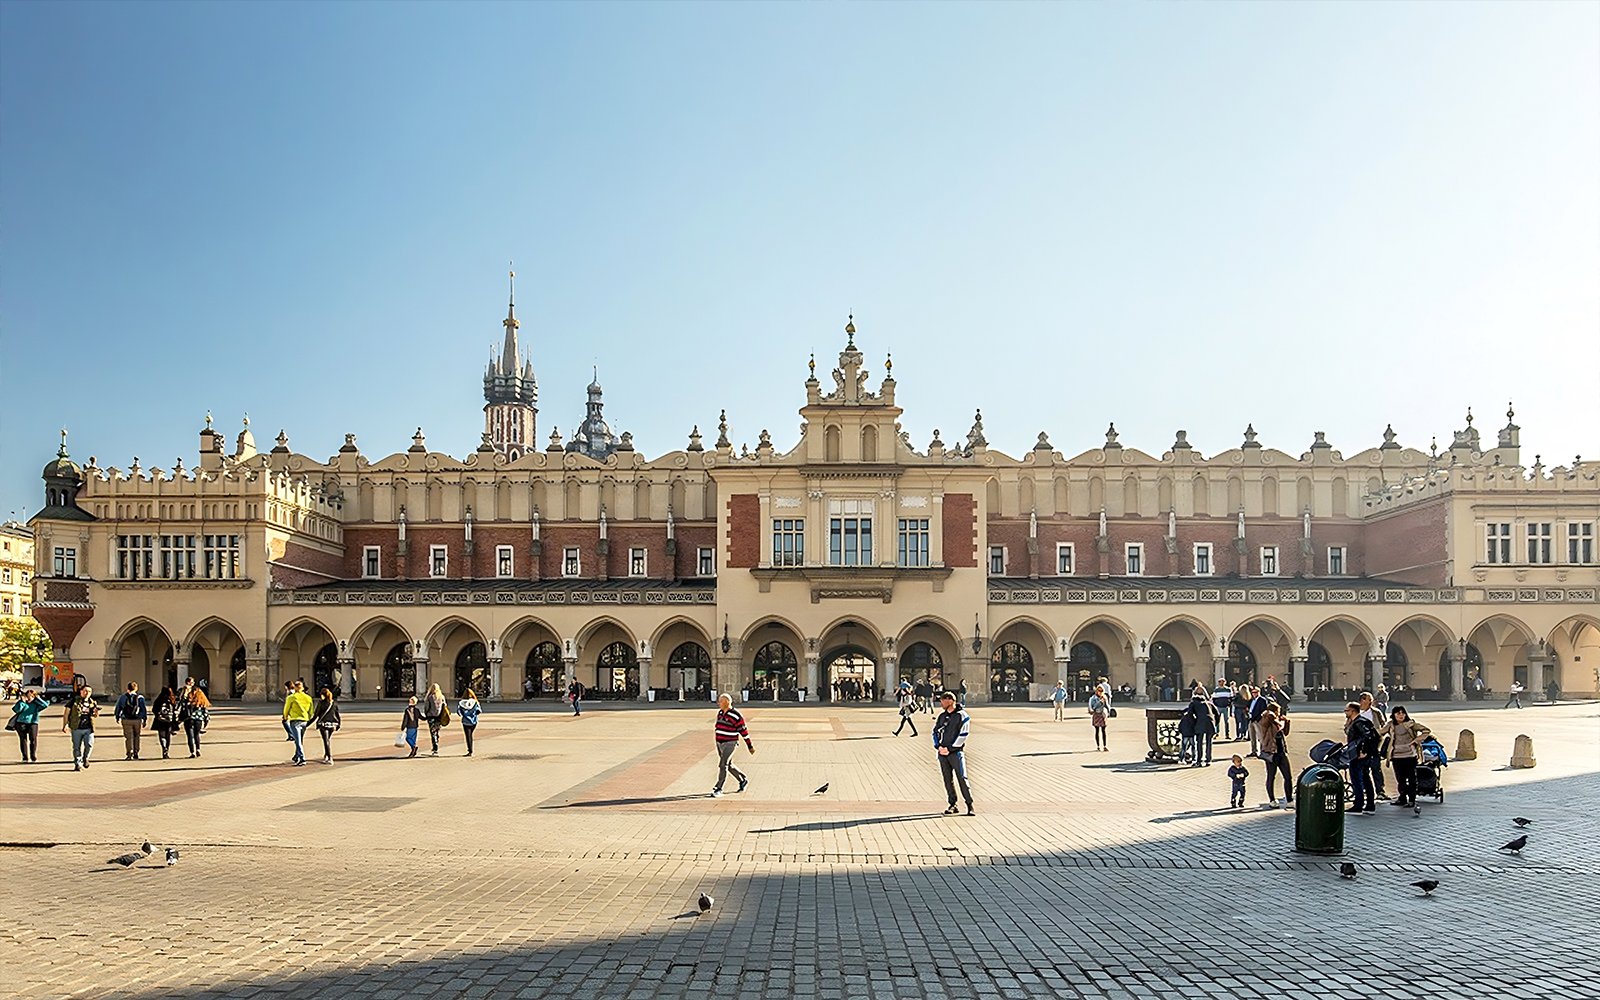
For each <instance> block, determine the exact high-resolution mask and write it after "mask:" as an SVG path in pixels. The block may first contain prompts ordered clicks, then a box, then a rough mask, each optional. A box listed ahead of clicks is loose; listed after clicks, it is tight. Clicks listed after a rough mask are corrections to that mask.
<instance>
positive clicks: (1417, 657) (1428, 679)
mask: <svg viewBox="0 0 1600 1000" xmlns="http://www.w3.org/2000/svg"><path fill="white" fill-rule="evenodd" d="M1385 639H1386V640H1387V645H1386V646H1385V647H1384V648H1385V653H1386V655H1385V670H1384V673H1385V674H1386V675H1392V674H1394V672H1395V671H1394V670H1393V669H1391V668H1390V663H1391V661H1393V662H1399V658H1397V657H1395V656H1394V653H1393V651H1394V650H1397V649H1398V650H1399V651H1400V654H1401V657H1403V658H1404V661H1405V663H1406V664H1407V665H1408V669H1407V672H1406V674H1405V676H1404V678H1403V682H1402V683H1399V684H1395V683H1389V682H1388V681H1385V683H1389V687H1390V689H1391V690H1390V697H1391V699H1394V698H1398V697H1402V696H1404V693H1405V691H1406V690H1407V689H1408V688H1420V687H1426V688H1431V689H1434V690H1439V689H1441V688H1446V687H1447V685H1446V684H1443V683H1440V682H1441V680H1442V678H1441V677H1439V676H1436V675H1435V674H1434V671H1435V664H1437V663H1438V661H1439V658H1440V656H1444V657H1445V660H1446V662H1447V663H1448V662H1449V655H1448V651H1449V649H1450V647H1452V646H1453V645H1454V644H1455V641H1456V635H1455V630H1454V629H1452V628H1451V627H1450V626H1449V625H1446V624H1445V623H1444V622H1443V621H1441V620H1439V619H1438V618H1435V617H1434V616H1432V615H1411V616H1410V617H1408V618H1406V619H1404V620H1402V621H1400V622H1397V623H1395V625H1394V627H1393V628H1391V629H1389V634H1388V635H1387V636H1386V637H1385Z"/></svg>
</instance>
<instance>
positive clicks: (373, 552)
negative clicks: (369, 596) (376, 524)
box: [361, 545, 383, 580]
mask: <svg viewBox="0 0 1600 1000" xmlns="http://www.w3.org/2000/svg"><path fill="white" fill-rule="evenodd" d="M382 553H383V550H382V549H380V548H379V547H378V546H376V545H368V546H366V547H365V548H363V549H362V550H361V575H362V576H364V577H366V578H367V579H369V580H376V579H377V578H378V577H380V576H382V575H383V574H382V572H381V570H382V569H383V555H382Z"/></svg>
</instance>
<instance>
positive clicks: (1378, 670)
mask: <svg viewBox="0 0 1600 1000" xmlns="http://www.w3.org/2000/svg"><path fill="white" fill-rule="evenodd" d="M1383 660H1384V658H1383V657H1381V656H1374V657H1373V658H1372V676H1370V677H1368V678H1367V690H1368V691H1376V690H1378V685H1379V684H1382V683H1383Z"/></svg>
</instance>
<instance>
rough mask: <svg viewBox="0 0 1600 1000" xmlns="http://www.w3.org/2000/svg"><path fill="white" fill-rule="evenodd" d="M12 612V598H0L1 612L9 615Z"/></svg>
mask: <svg viewBox="0 0 1600 1000" xmlns="http://www.w3.org/2000/svg"><path fill="white" fill-rule="evenodd" d="M10 613H11V598H9V597H7V598H3V599H0V614H5V615H9V614H10Z"/></svg>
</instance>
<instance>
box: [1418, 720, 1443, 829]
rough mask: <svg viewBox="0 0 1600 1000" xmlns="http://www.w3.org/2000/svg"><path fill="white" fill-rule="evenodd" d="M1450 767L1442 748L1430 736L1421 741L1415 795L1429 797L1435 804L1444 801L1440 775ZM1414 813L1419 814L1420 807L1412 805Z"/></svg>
mask: <svg viewBox="0 0 1600 1000" xmlns="http://www.w3.org/2000/svg"><path fill="white" fill-rule="evenodd" d="M1449 766H1450V758H1449V757H1448V756H1446V755H1445V752H1444V746H1443V745H1442V744H1440V742H1439V741H1438V740H1436V739H1434V738H1433V737H1432V736H1430V737H1428V738H1427V739H1425V740H1423V741H1422V745H1421V746H1420V747H1418V753H1417V795H1418V796H1419V797H1420V796H1423V795H1431V796H1432V797H1433V800H1434V801H1435V802H1443V801H1444V782H1443V781H1441V780H1440V775H1441V774H1443V772H1444V769H1445V768H1447V767H1449ZM1413 809H1414V811H1415V812H1419V813H1420V812H1421V811H1422V806H1420V805H1414V806H1413Z"/></svg>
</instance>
